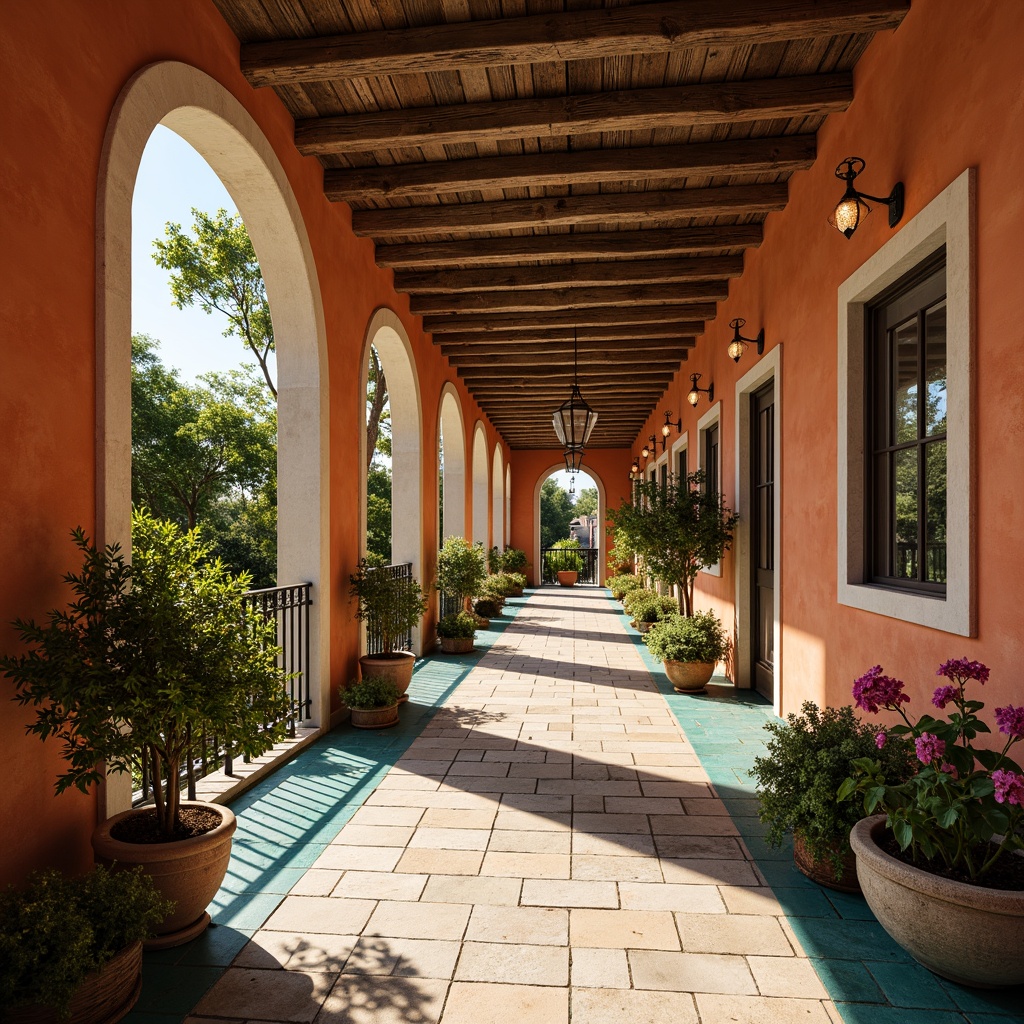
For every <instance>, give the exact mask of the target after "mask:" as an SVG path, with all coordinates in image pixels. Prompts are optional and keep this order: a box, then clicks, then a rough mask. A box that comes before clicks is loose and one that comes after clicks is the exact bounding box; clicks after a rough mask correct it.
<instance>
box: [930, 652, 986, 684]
mask: <svg viewBox="0 0 1024 1024" xmlns="http://www.w3.org/2000/svg"><path fill="white" fill-rule="evenodd" d="M935 674H936V675H937V676H945V677H946V678H947V679H954V680H956V682H958V683H959V684H960V685H961V686H963V685H964V683H965V682H967V680H968V679H977V680H978V682H979V683H987V682H988V676H989V669H988V666H987V665H982V663H981V662H980V661H970V660H969V659H968V658H951V659H950V660H949V661H946V662H943V663H942V664H941V665H940V666H939V670H938V672H936V673H935Z"/></svg>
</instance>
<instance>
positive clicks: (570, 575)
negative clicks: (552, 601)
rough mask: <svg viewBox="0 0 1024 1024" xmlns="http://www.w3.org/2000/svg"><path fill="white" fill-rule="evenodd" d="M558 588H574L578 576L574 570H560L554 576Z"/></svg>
mask: <svg viewBox="0 0 1024 1024" xmlns="http://www.w3.org/2000/svg"><path fill="white" fill-rule="evenodd" d="M556 575H557V576H558V585H559V586H560V587H575V586H576V581H577V580H578V579H579V578H580V574H579V573H578V572H577V571H576V570H575V569H560V570H559V571H558V573H557V574H556Z"/></svg>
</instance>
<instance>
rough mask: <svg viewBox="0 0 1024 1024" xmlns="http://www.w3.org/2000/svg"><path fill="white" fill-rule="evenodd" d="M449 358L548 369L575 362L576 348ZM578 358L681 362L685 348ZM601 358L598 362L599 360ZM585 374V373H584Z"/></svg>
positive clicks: (464, 363) (458, 362)
mask: <svg viewBox="0 0 1024 1024" xmlns="http://www.w3.org/2000/svg"><path fill="white" fill-rule="evenodd" d="M445 355H446V356H448V362H449V363H451V365H452V366H458V367H469V366H473V367H485V366H489V367H498V368H501V367H507V366H535V367H536V366H543V367H544V368H545V369H547V368H548V367H555V366H572V365H573V352H572V349H569V351H567V352H544V353H540V352H526V353H523V352H521V351H520V350H519V348H518V346H517V348H516V351H514V352H505V353H503V354H501V355H499V354H496V353H492V352H472V353H466V354H464V355H463V354H454V353H452V354H449V353H447V352H446V353H445ZM578 358H579V362H580V363H582V365H583V366H587V365H591V366H593V365H600V366H617V365H620V364H621V365H622V366H635V365H637V364H638V363H642V364H643V365H644V366H678V365H679V363H680V361H681V360H684V359H686V350H685V349H671V348H661V349H653V348H631V349H622V350H618V351H615V350H611V351H605V352H591V351H583V352H580V353H579V357H578ZM598 360H600V362H599V363H598V362H597V361H598ZM581 378H582V374H581Z"/></svg>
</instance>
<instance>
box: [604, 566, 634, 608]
mask: <svg viewBox="0 0 1024 1024" xmlns="http://www.w3.org/2000/svg"><path fill="white" fill-rule="evenodd" d="M605 586H606V587H607V588H608V589H609V590H610V591H611V592H612V597H614V598H615V600H616V601H621V600H622V599H623V598H624V597H625V596H626V595H627V594H628V593H629V592H630V591H631V590H642V589H643V588H644V581H643V580H642V579H640V577H639V576H634V575H633V574H632V573H630V572H624V573H619V574H618V575H617V576H609V577H608V579H607V580H605Z"/></svg>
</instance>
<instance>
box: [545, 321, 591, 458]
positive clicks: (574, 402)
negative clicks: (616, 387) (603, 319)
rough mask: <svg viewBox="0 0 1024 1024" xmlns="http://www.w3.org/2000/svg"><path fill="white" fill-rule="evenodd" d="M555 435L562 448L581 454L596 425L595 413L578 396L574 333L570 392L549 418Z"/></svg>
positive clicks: (579, 395) (574, 337) (574, 333)
mask: <svg viewBox="0 0 1024 1024" xmlns="http://www.w3.org/2000/svg"><path fill="white" fill-rule="evenodd" d="M551 422H552V425H553V426H554V428H555V435H556V436H557V437H558V440H559V441H560V442H561V444H562V447H563V448H564V449H566V450H568V451H574V452H575V451H579V452H582V451H583V448H584V447H585V446H586V444H587V442H588V441H589V440H590V435H591V433H592V432H593V430H594V424H595V423H597V413H596V412H594V410H593V409H591V408H590V406H589V405H587V403H586V402H585V401H584V400H583V395H582V394H580V386H579V381H578V379H577V366H576V332H575V331H573V336H572V392H571V393H570V395H569V400H568V401H567V402H563V403H562V404H561V405H560V406H559V407H558V408H557V409H556V410H555V412H554V415H553V416H552V417H551Z"/></svg>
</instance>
